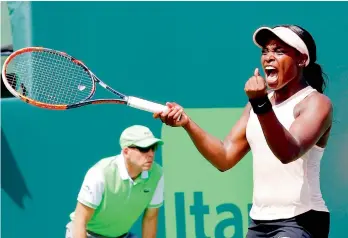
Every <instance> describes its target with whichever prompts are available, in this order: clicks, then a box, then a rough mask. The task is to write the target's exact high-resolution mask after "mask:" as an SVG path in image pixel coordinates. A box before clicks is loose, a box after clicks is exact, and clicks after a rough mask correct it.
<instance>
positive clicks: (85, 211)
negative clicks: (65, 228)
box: [73, 202, 94, 238]
mask: <svg viewBox="0 0 348 238" xmlns="http://www.w3.org/2000/svg"><path fill="white" fill-rule="evenodd" d="M93 213H94V209H93V208H90V207H88V206H86V205H83V204H82V203H80V202H78V203H77V206H76V209H75V219H74V222H73V226H74V228H73V233H74V238H87V231H86V225H87V222H88V221H89V220H90V219H91V217H92V215H93Z"/></svg>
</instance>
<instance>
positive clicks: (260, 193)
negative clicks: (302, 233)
mask: <svg viewBox="0 0 348 238" xmlns="http://www.w3.org/2000/svg"><path fill="white" fill-rule="evenodd" d="M314 91H316V90H315V89H313V88H312V87H310V86H308V87H306V88H304V89H302V90H300V91H299V92H297V93H296V94H294V95H293V96H291V97H290V98H288V99H287V100H286V101H284V102H282V103H280V104H278V105H274V106H273V110H274V112H275V114H276V116H277V118H278V120H279V121H280V123H281V124H282V125H283V126H284V127H285V128H286V129H287V130H289V128H290V126H291V124H292V123H293V122H294V120H295V118H294V108H295V106H296V104H298V103H299V102H300V101H302V100H303V99H304V98H305V97H307V96H308V95H309V94H310V93H312V92H314ZM272 95H273V93H270V94H269V97H272ZM246 137H247V140H248V142H249V145H250V148H251V152H252V155H253V180H254V188H253V205H252V208H251V211H250V217H251V218H252V219H254V220H275V219H285V218H291V217H294V216H297V215H299V214H302V213H304V212H307V211H309V210H311V209H313V210H316V211H328V209H327V207H326V205H325V202H324V200H323V198H322V194H321V191H320V181H319V174H320V161H321V158H322V156H323V153H324V149H323V148H320V147H318V146H314V147H312V148H311V149H310V150H309V151H308V152H307V153H306V154H305V155H303V156H302V157H301V158H299V159H297V160H296V161H293V162H291V163H289V164H282V163H281V162H280V161H279V160H278V159H277V158H276V157H275V155H274V154H273V152H272V151H271V149H270V148H269V147H268V145H267V142H266V139H265V137H264V134H263V132H262V129H261V125H260V122H259V120H258V118H257V116H256V114H255V113H254V112H253V110H252V109H251V111H250V118H249V121H248V124H247V129H246Z"/></svg>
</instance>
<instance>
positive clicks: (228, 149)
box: [154, 103, 251, 171]
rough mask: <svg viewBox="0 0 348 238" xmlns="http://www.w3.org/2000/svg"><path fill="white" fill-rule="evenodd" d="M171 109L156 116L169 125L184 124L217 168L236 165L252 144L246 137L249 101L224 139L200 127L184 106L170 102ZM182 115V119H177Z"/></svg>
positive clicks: (199, 149) (223, 169) (203, 153)
mask: <svg viewBox="0 0 348 238" xmlns="http://www.w3.org/2000/svg"><path fill="white" fill-rule="evenodd" d="M167 106H168V107H169V110H168V111H166V112H162V113H155V114H154V117H155V118H160V119H161V121H162V122H164V123H166V124H167V125H170V126H173V127H178V126H182V127H183V128H184V129H185V130H186V132H187V133H188V135H189V136H190V138H191V140H192V141H193V143H194V145H195V146H196V148H197V150H198V151H199V152H200V153H201V154H202V155H203V156H204V157H205V158H206V159H207V160H208V161H209V162H210V163H211V164H212V165H214V166H215V167H216V168H217V169H219V170H220V171H226V170H228V169H230V168H232V167H233V166H235V165H236V164H237V163H238V162H239V161H240V160H241V159H242V158H243V157H244V156H245V155H246V154H247V153H248V152H249V151H250V146H249V143H248V141H247V139H246V127H247V123H248V119H249V113H250V109H251V106H250V104H249V103H248V104H247V105H246V107H245V109H244V111H243V114H242V116H241V118H240V119H239V120H238V122H237V123H236V124H235V125H234V126H233V128H232V130H231V131H230V133H229V134H228V135H227V137H226V138H225V139H224V141H221V140H219V139H218V138H216V137H214V136H212V135H210V134H209V133H207V132H206V131H204V130H203V129H202V128H201V127H199V126H198V125H197V124H196V123H195V122H194V121H193V120H192V119H191V118H189V117H188V115H187V114H186V113H185V112H184V110H183V108H182V107H181V106H180V105H178V104H176V103H168V104H167ZM179 116H181V118H180V120H179V121H178V120H177V119H178V118H179Z"/></svg>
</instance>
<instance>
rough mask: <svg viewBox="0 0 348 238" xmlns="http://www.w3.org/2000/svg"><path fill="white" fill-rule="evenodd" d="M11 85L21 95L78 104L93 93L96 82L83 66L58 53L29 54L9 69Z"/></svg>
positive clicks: (18, 58) (10, 64)
mask: <svg viewBox="0 0 348 238" xmlns="http://www.w3.org/2000/svg"><path fill="white" fill-rule="evenodd" d="M6 77H7V82H8V83H9V84H10V85H11V87H12V88H13V89H15V90H16V91H17V92H18V93H20V94H22V95H24V96H27V97H29V98H31V99H33V100H35V101H39V102H43V103H47V104H64V105H69V104H74V103H77V102H80V101H83V100H85V99H86V98H88V97H89V96H90V94H91V93H92V91H93V88H94V87H93V84H94V83H93V79H92V78H91V76H90V74H89V73H88V72H87V71H86V70H85V69H84V68H83V67H82V66H80V65H78V64H76V63H74V62H72V61H71V60H70V59H69V58H67V57H65V56H63V55H61V54H58V53H54V52H46V51H40V52H35V51H34V52H26V53H22V54H20V55H17V56H16V57H14V58H13V59H12V60H11V61H10V62H9V64H8V66H7V69H6Z"/></svg>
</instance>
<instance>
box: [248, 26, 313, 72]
mask: <svg viewBox="0 0 348 238" xmlns="http://www.w3.org/2000/svg"><path fill="white" fill-rule="evenodd" d="M270 33H271V34H273V35H275V36H276V37H278V38H279V39H281V40H282V41H283V42H284V43H286V44H287V45H289V46H291V47H293V48H295V49H296V50H297V51H299V52H300V53H302V54H305V55H307V61H306V66H307V65H308V64H309V62H310V58H309V52H308V48H307V46H306V44H305V43H304V41H303V40H302V39H301V38H300V37H299V36H298V35H297V34H296V33H295V32H293V31H292V30H291V29H289V28H287V27H282V26H279V27H275V28H270V27H260V28H259V29H257V30H256V31H255V33H254V35H253V40H254V42H255V44H256V45H257V46H259V47H260V48H262V47H263V46H264V45H263V44H264V43H266V42H265V41H266V40H267V37H268V36H269V34H270Z"/></svg>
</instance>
